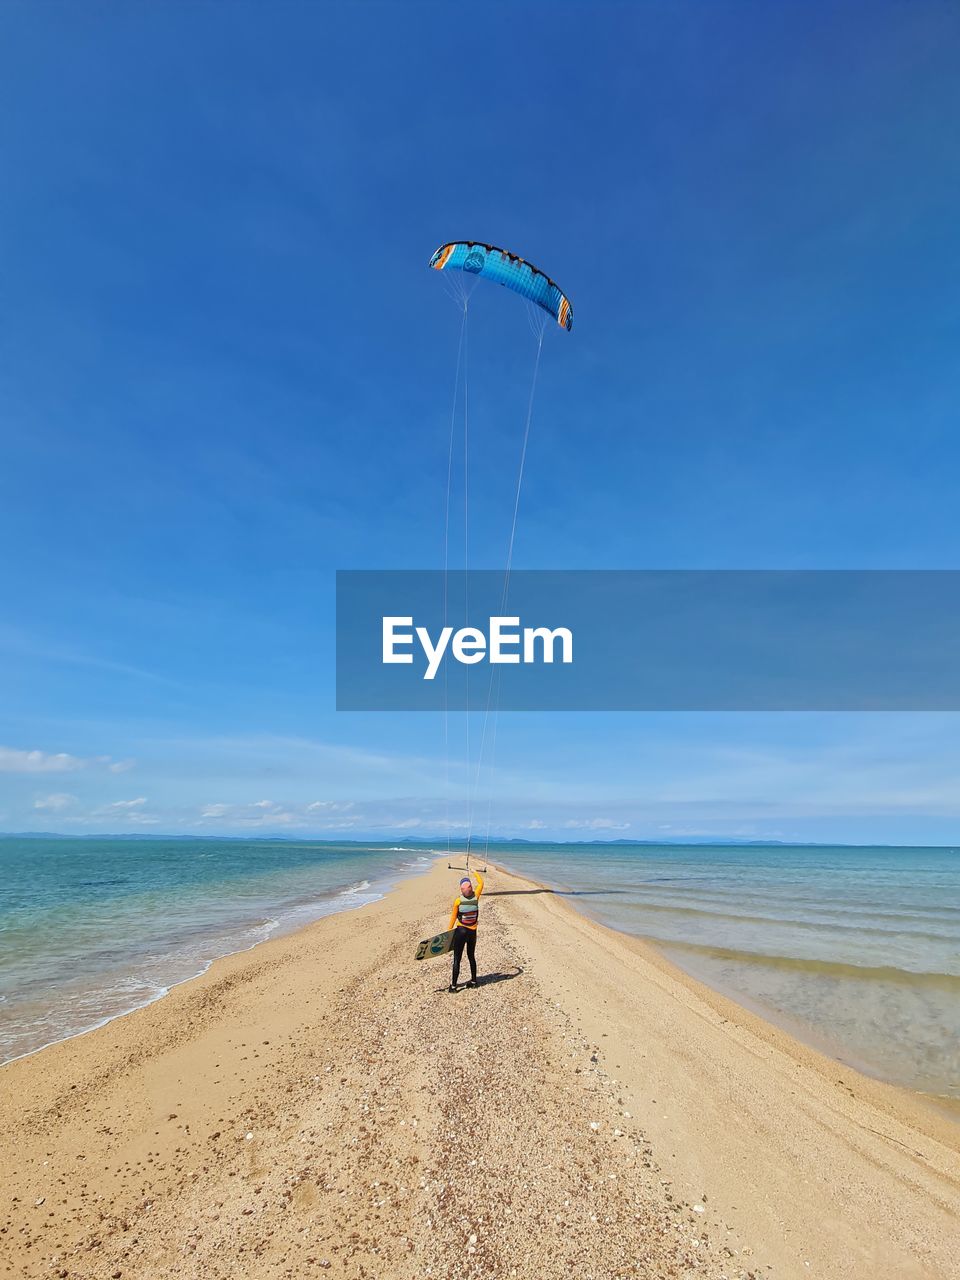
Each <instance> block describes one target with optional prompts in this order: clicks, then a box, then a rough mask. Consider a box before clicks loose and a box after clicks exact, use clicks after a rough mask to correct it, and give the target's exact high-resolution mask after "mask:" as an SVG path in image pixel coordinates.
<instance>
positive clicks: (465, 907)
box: [447, 871, 483, 991]
mask: <svg viewBox="0 0 960 1280" xmlns="http://www.w3.org/2000/svg"><path fill="white" fill-rule="evenodd" d="M473 875H476V878H477V884H476V888H474V884H473V880H472V879H471V876H473ZM481 893H483V876H482V875H481V874H480V872H479V871H477V872H472V871H471V872H468V873H467V875H465V876H464V877H463V879H462V880H461V881H460V896H459V897H458V898H455V899H454V901H453V910H452V911H451V912H450V923H449V924H448V925H447V928H448V929H453V928H454V926H456V929H455V932H454V935H453V978H452V980H451V982H450V986H449V987H448V988H447V990H448V991H459V990H460V988H459V987H458V986H457V979H458V978H459V977H460V961H461V960H462V959H463V949H464V947H466V949H467V959H468V960H469V961H470V981H469V982H468V983H467V984H466V985H467V986H468V987H475V986H476V985H477V922H478V920H479V918H480V895H481Z"/></svg>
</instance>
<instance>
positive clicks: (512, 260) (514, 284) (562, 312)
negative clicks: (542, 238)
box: [430, 240, 573, 331]
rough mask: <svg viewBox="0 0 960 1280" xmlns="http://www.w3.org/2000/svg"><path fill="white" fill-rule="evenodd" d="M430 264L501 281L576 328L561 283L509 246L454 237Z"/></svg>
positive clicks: (559, 322) (440, 249) (571, 310)
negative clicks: (546, 274) (505, 247)
mask: <svg viewBox="0 0 960 1280" xmlns="http://www.w3.org/2000/svg"><path fill="white" fill-rule="evenodd" d="M430 266H431V267H434V268H436V270H437V271H444V270H447V271H449V270H451V269H453V270H457V271H466V272H467V273H468V274H469V275H474V276H482V277H483V278H484V279H485V280H492V281H493V282H494V283H495V284H502V285H503V286H504V287H505V288H507V289H512V290H513V291H514V293H519V294H520V296H521V297H522V298H526V299H527V300H528V301H529V302H532V303H534V304H535V305H536V306H538V307H543V309H544V311H546V312H548V313H549V314H550V315H552V316H553V318H554V320H556V322H557V324H559V325H560V326H561V328H563V329H566V330H568V331H569V330H570V329H572V328H573V307H572V306H571V305H570V299H569V298H568V297H567V295H566V294H565V293H564V292H563V290H562V289H561V288H560V286H559V285H557V284H555V283H554V282H553V281H552V280H551V279H550V277H549V276H545V275H544V274H543V272H542V271H538V270H537V268H536V267H534V266H531V265H530V263H529V262H525V261H524V260H523V258H518V257H517V255H516V254H515V253H509V252H508V251H507V250H506V249H498V248H497V247H496V246H495V245H492V244H481V243H479V242H478V241H476V240H455V241H454V242H453V243H452V244H444V245H441V246H440V248H439V249H438V250H437V252H436V253H435V254H434V255H433V257H432V258H431V259H430Z"/></svg>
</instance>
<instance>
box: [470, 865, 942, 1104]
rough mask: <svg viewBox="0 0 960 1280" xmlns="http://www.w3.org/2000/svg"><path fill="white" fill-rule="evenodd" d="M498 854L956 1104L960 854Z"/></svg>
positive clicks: (705, 976) (832, 1041)
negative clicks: (953, 1100) (954, 1100)
mask: <svg viewBox="0 0 960 1280" xmlns="http://www.w3.org/2000/svg"><path fill="white" fill-rule="evenodd" d="M491 854H494V850H493V849H491ZM494 856H495V857H496V859H497V860H498V861H500V862H502V863H503V865H505V866H507V867H512V868H515V869H516V870H517V871H520V872H521V873H524V874H526V875H529V876H531V877H533V878H534V879H537V880H540V881H542V882H544V883H547V884H550V885H552V886H555V887H557V888H559V889H562V890H568V891H572V892H573V893H574V895H575V896H573V897H572V898H571V902H572V903H573V904H574V905H575V906H576V907H577V908H578V909H579V910H581V911H584V912H586V913H587V914H588V915H591V916H593V917H594V918H595V919H597V920H599V921H601V922H602V923H604V924H607V925H610V926H612V927H613V928H616V929H620V930H622V931H624V932H626V933H631V934H634V935H637V936H640V937H643V938H647V939H650V940H652V941H654V942H656V943H657V944H658V946H659V947H660V949H661V950H662V951H663V952H664V953H665V954H666V955H667V956H668V957H669V958H670V959H672V960H673V961H674V962H675V963H676V964H678V965H679V966H680V967H681V968H683V969H685V970H686V971H687V972H688V973H690V974H691V975H692V976H694V977H696V978H699V979H701V980H702V981H704V982H706V983H707V984H708V985H709V986H711V987H713V988H714V989H715V990H719V991H722V992H724V993H725V994H728V995H731V996H733V997H734V998H735V999H736V1000H738V1001H739V1002H740V1003H741V1004H743V1005H744V1006H746V1007H748V1008H751V1009H753V1010H754V1011H755V1012H758V1013H760V1014H762V1015H763V1016H765V1017H766V1018H768V1019H770V1020H771V1021H773V1022H776V1023H778V1024H779V1025H781V1026H783V1027H785V1028H786V1029H788V1030H790V1031H792V1032H794V1033H795V1034H798V1035H800V1036H801V1037H802V1038H804V1039H806V1040H807V1041H808V1042H809V1043H812V1044H814V1045H816V1046H817V1047H819V1048H822V1049H824V1050H826V1051H827V1052H828V1053H830V1054H832V1055H833V1056H835V1057H837V1058H838V1059H840V1060H841V1061H845V1062H848V1063H849V1064H850V1065H852V1066H856V1067H858V1068H860V1069H861V1070H865V1071H868V1072H869V1073H871V1074H873V1075H876V1076H879V1077H880V1078H882V1079H886V1080H889V1081H892V1082H894V1083H897V1084H903V1085H906V1086H908V1087H910V1088H913V1089H918V1090H921V1091H923V1092H926V1093H931V1094H935V1095H938V1096H940V1097H943V1098H950V1099H960V851H958V850H956V849H943V848H937V849H920V848H917V849H908V848H850V847H838V848H829V847H823V846H808V847H799V846H790V845H739V846H704V845H688V846H679V845H663V846H649V845H632V846H630V845H592V846H591V845H554V846H546V845H522V844H517V845H498V846H497V848H496V851H495V854H494Z"/></svg>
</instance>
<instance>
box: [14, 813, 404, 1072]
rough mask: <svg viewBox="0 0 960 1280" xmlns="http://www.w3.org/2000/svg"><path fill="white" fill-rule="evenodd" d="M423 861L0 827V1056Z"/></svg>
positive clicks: (152, 991)
mask: <svg viewBox="0 0 960 1280" xmlns="http://www.w3.org/2000/svg"><path fill="white" fill-rule="evenodd" d="M424 862H425V858H424V855H422V854H421V853H420V852H419V851H417V850H407V849H385V848H384V847H382V846H371V847H369V848H363V847H358V846H356V845H332V844H315V843H303V844H299V843H293V842H287V841H251V842H242V841H218V840H207V841H205V840H168V841H165V840H123V839H106V840H94V839H89V840H69V839H56V838H50V839H47V838H42V839H22V838H17V837H4V838H0V1062H5V1061H8V1060H9V1059H11V1058H14V1057H19V1056H21V1055H22V1054H25V1053H30V1052H32V1051H33V1050H35V1049H39V1048H41V1047H43V1046H44V1045H47V1044H50V1043H52V1042H54V1041H56V1040H60V1039H63V1038H64V1037H65V1036H69V1035H75V1034H77V1033H78V1032H81V1031H86V1030H89V1029H90V1028H91V1027H94V1026H97V1025H99V1024H100V1023H102V1022H104V1021H105V1020H106V1019H109V1018H111V1017H115V1016H116V1015H117V1014H120V1013H126V1012H129V1011H130V1010H131V1009H134V1008H137V1007H139V1006H141V1005H143V1004H147V1003H149V1002H150V1001H151V1000H155V999H156V998H157V997H158V996H161V995H163V994H164V992H165V991H166V990H167V989H168V988H169V987H170V986H171V985H172V984H173V983H176V982H182V981H183V980H184V979H187V978H192V977H195V976H196V975H197V974H199V973H202V972H203V971H204V969H206V968H207V967H208V965H209V964H210V962H211V961H212V960H213V959H215V958H216V957H217V956H221V955H226V954H227V953H229V952H233V951H241V950H244V949H245V948H247V947H251V946H254V945H255V944H256V943H258V942H262V941H264V940H265V939H266V938H269V937H272V936H276V935H277V934H278V933H283V932H289V931H290V930H291V929H294V928H297V927H298V926H300V925H302V924H306V923H307V922H309V921H310V920H315V919H318V918H319V917H320V916H323V915H328V914H330V913H331V912H334V911H342V910H349V909H350V908H351V907H358V906H362V905H363V904H364V903H365V902H370V901H373V900H374V899H375V898H377V897H379V896H381V895H382V894H383V893H384V892H385V891H386V890H387V889H388V888H389V886H390V885H391V884H393V883H395V882H396V881H397V880H398V879H400V878H401V877H402V876H404V875H406V874H409V873H410V872H411V871H414V870H419V869H422V867H423V865H424Z"/></svg>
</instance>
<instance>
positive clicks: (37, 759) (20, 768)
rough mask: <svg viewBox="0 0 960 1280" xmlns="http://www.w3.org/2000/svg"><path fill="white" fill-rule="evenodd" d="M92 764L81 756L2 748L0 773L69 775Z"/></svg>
mask: <svg viewBox="0 0 960 1280" xmlns="http://www.w3.org/2000/svg"><path fill="white" fill-rule="evenodd" d="M90 763H91V762H90V761H89V760H82V759H81V758H80V757H79V756H71V755H67V753H66V752H65V751H58V752H57V753H56V754H55V755H51V754H50V753H49V752H47V751H18V750H17V749H16V748H15V747H0V773H69V772H71V771H72V770H74V769H83V768H85V767H86V766H87V765H88V764H90Z"/></svg>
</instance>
